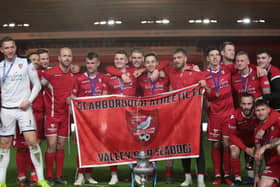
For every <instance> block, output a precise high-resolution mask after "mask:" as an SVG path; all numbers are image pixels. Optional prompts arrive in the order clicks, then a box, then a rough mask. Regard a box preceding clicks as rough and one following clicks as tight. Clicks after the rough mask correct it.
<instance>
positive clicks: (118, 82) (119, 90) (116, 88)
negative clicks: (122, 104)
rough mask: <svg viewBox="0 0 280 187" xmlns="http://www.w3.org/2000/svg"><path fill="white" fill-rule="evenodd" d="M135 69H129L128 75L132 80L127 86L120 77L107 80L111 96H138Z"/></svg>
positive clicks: (113, 76)
mask: <svg viewBox="0 0 280 187" xmlns="http://www.w3.org/2000/svg"><path fill="white" fill-rule="evenodd" d="M134 71H135V70H134V69H131V68H130V69H127V74H128V76H129V78H130V80H131V82H130V83H128V84H125V83H124V82H123V80H122V78H121V77H120V76H115V75H112V76H109V77H108V78H107V80H106V82H107V86H108V93H109V94H122V95H127V96H135V95H136V86H137V85H136V79H135V78H134V76H133V72H134Z"/></svg>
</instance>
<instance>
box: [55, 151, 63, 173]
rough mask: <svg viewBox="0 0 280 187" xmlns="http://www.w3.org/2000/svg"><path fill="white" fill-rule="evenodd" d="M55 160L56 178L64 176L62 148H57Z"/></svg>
mask: <svg viewBox="0 0 280 187" xmlns="http://www.w3.org/2000/svg"><path fill="white" fill-rule="evenodd" d="M55 162H56V178H59V177H61V176H62V170H63V164H64V150H61V149H58V150H56V155H55Z"/></svg>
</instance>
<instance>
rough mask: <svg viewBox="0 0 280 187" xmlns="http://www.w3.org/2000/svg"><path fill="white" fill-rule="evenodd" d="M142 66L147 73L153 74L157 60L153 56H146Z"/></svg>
mask: <svg viewBox="0 0 280 187" xmlns="http://www.w3.org/2000/svg"><path fill="white" fill-rule="evenodd" d="M144 66H145V68H146V69H147V71H148V72H153V71H154V70H155V69H156V67H157V66H158V60H157V59H156V57H155V56H146V58H145V62H144Z"/></svg>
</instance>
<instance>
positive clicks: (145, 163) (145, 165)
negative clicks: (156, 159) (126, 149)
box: [133, 151, 154, 187]
mask: <svg viewBox="0 0 280 187" xmlns="http://www.w3.org/2000/svg"><path fill="white" fill-rule="evenodd" d="M149 158H150V157H148V156H147V155H146V154H145V151H140V153H139V154H138V156H135V159H136V161H137V166H136V167H135V168H133V173H134V174H135V175H139V176H140V181H141V184H140V185H141V187H145V182H147V180H146V178H147V177H148V175H150V174H151V173H152V172H153V170H154V168H153V167H152V166H151V165H150V163H149Z"/></svg>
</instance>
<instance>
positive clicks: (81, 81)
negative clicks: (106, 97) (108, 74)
mask: <svg viewBox="0 0 280 187" xmlns="http://www.w3.org/2000/svg"><path fill="white" fill-rule="evenodd" d="M95 82H96V85H95V88H94V84H95ZM91 89H93V90H94V96H99V95H103V92H106V91H108V87H107V85H106V83H105V75H103V74H102V73H97V76H95V77H93V78H91V81H90V80H89V78H88V74H87V72H85V73H83V74H81V75H79V76H78V77H77V79H76V81H75V83H74V86H73V89H72V94H73V95H74V96H76V97H85V96H92V91H91Z"/></svg>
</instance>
